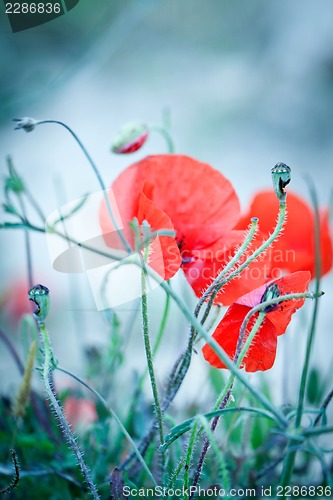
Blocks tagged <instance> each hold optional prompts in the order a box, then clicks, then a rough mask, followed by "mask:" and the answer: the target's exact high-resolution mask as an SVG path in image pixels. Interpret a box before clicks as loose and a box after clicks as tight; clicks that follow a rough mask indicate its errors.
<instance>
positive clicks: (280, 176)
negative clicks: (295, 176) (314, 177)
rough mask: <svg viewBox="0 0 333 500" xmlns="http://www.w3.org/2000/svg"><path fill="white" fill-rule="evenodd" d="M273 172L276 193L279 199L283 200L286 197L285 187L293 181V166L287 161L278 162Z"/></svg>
mask: <svg viewBox="0 0 333 500" xmlns="http://www.w3.org/2000/svg"><path fill="white" fill-rule="evenodd" d="M271 172H272V180H273V187H274V191H275V194H276V196H277V197H278V199H279V201H280V202H281V201H282V202H283V201H285V199H286V193H285V192H284V188H285V187H286V186H287V184H289V182H290V181H291V168H290V167H288V165H286V164H285V163H277V164H276V165H275V166H274V167H273V168H272V170H271Z"/></svg>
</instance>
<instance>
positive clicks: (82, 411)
mask: <svg viewBox="0 0 333 500" xmlns="http://www.w3.org/2000/svg"><path fill="white" fill-rule="evenodd" d="M64 410H65V414H66V418H67V420H68V422H69V423H70V424H71V425H72V426H73V428H74V429H76V430H77V429H80V428H85V427H87V426H89V425H90V424H93V423H94V422H96V420H98V415H97V411H96V405H95V403H94V402H93V401H91V400H90V399H87V398H80V399H78V398H75V397H74V396H68V397H67V398H66V399H65V402H64Z"/></svg>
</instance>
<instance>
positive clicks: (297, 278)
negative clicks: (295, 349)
mask: <svg viewBox="0 0 333 500" xmlns="http://www.w3.org/2000/svg"><path fill="white" fill-rule="evenodd" d="M310 280H311V273H310V272H309V271H298V272H296V273H292V274H287V275H286V276H283V277H282V278H280V279H278V280H274V283H276V284H277V285H278V287H279V290H280V292H281V295H285V294H287V293H303V292H305V291H306V290H307V289H308V285H309V282H310ZM304 301H305V299H296V300H286V301H285V302H281V304H279V305H278V307H277V308H276V309H274V311H271V312H269V313H267V318H269V320H270V321H271V323H272V324H273V325H274V326H275V328H276V333H277V335H282V334H283V333H285V331H286V329H287V326H288V325H289V323H290V320H291V317H292V315H293V314H294V312H296V310H297V309H299V308H300V307H302V305H303V304H304Z"/></svg>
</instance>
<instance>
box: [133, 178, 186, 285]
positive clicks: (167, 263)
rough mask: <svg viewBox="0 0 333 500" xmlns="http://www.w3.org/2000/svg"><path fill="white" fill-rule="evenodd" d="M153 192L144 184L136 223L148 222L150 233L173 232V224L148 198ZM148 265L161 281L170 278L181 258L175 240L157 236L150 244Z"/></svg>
mask: <svg viewBox="0 0 333 500" xmlns="http://www.w3.org/2000/svg"><path fill="white" fill-rule="evenodd" d="M152 192H153V186H152V185H151V184H149V183H147V182H145V184H144V186H143V188H142V192H141V195H140V199H139V207H138V215H137V217H138V221H139V224H140V225H141V224H142V222H143V221H144V220H146V221H147V222H149V225H150V228H151V230H152V231H157V230H159V229H170V230H174V227H173V224H172V222H171V220H170V217H168V216H167V215H166V214H165V213H164V212H163V211H162V210H160V209H159V208H157V207H156V205H155V204H154V203H153V202H152V201H151V200H150V199H149V198H148V196H151V195H152ZM148 264H149V266H150V267H152V268H153V269H154V270H155V271H156V272H157V273H158V274H159V275H160V276H162V278H163V279H165V280H168V279H170V278H172V276H174V275H175V274H176V272H177V271H178V269H179V268H180V265H181V256H180V252H179V248H178V245H177V243H176V240H175V238H173V237H171V236H158V237H156V238H155V239H154V240H153V241H152V242H151V244H150V249H149V261H148Z"/></svg>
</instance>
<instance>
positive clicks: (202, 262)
mask: <svg viewBox="0 0 333 500" xmlns="http://www.w3.org/2000/svg"><path fill="white" fill-rule="evenodd" d="M244 234H245V232H244V231H232V232H231V233H230V239H229V241H228V244H229V245H231V244H232V245H233V246H232V248H231V249H229V250H225V249H224V248H223V243H222V242H221V243H220V240H218V241H217V242H215V243H214V244H213V245H211V246H210V247H208V248H206V249H205V250H202V251H198V252H192V255H193V258H194V260H193V261H192V262H189V263H188V264H185V265H184V264H183V269H184V272H185V275H186V278H187V280H188V281H189V283H190V284H191V286H192V288H193V290H194V291H195V293H196V294H197V296H198V297H200V296H201V295H202V292H203V291H205V290H206V289H207V288H208V286H209V285H210V284H211V283H212V281H213V280H214V278H216V276H217V275H218V274H219V272H220V271H221V270H222V269H223V268H224V267H225V266H226V265H227V264H228V262H229V261H230V259H231V258H232V256H233V255H234V254H235V253H236V250H237V247H238V246H239V244H241V243H242V242H243V240H244ZM231 235H232V236H233V240H232V236H231ZM236 242H237V247H236V246H235V243H236ZM261 242H262V239H261V238H259V239H257V240H255V241H254V242H253V244H252V246H251V253H252V251H253V250H255V248H257V247H258V246H260V245H261ZM226 248H228V246H226ZM249 253H250V252H249ZM247 256H248V255H245V256H243V258H241V259H240V260H239V261H238V265H240V264H241V263H242V262H243V261H244V260H245V259H246V257H247ZM269 273H270V255H269V254H265V255H263V256H262V257H260V258H259V259H258V260H257V261H255V262H253V263H252V264H251V265H250V266H249V267H248V268H247V269H245V270H244V271H243V272H242V273H241V274H240V275H239V276H238V277H237V278H235V279H233V280H232V281H230V282H229V283H227V284H226V285H225V286H224V287H223V289H222V290H221V291H220V292H219V293H218V294H217V296H216V299H215V303H219V304H223V305H230V304H232V302H234V301H235V300H236V299H237V298H238V297H240V296H241V295H244V294H246V293H247V292H249V291H251V290H253V289H254V288H256V287H258V286H260V285H261V284H263V283H266V282H267V279H268V276H269Z"/></svg>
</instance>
